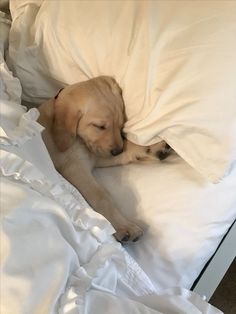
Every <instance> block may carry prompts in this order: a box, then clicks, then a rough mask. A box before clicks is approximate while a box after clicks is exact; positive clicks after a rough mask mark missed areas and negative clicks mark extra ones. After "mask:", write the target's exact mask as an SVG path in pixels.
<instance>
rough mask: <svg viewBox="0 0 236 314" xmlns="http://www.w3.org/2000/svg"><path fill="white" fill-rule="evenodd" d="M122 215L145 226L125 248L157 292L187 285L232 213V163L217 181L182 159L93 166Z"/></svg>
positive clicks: (235, 214)
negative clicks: (138, 236) (201, 174)
mask: <svg viewBox="0 0 236 314" xmlns="http://www.w3.org/2000/svg"><path fill="white" fill-rule="evenodd" d="M96 177H97V179H98V180H99V182H100V183H101V184H102V185H103V186H105V188H106V189H107V190H109V191H110V193H111V195H112V197H113V199H114V200H115V201H116V203H117V205H118V206H119V208H121V209H122V211H123V212H124V214H125V215H127V217H130V218H131V219H135V220H136V221H137V222H139V223H140V225H141V226H143V227H144V229H145V234H144V236H143V238H142V239H140V241H139V242H138V244H135V245H129V246H128V247H127V250H128V252H129V253H130V254H131V256H133V257H134V259H135V260H137V261H138V263H139V264H140V265H141V267H142V268H143V269H144V271H145V272H146V273H147V274H148V276H149V278H151V279H152V282H153V284H154V285H155V287H156V289H157V290H158V291H162V290H163V289H165V288H167V287H171V286H181V287H185V288H188V289H190V288H191V286H192V284H193V283H194V281H195V279H196V278H197V277H198V275H199V274H200V272H201V270H202V269H203V267H204V265H205V264H206V262H207V261H208V260H209V258H210V257H211V256H212V254H213V253H214V251H215V250H216V248H217V246H218V245H219V243H220V241H221V239H222V237H223V236H224V234H225V233H226V231H227V230H228V228H229V227H230V225H231V224H232V222H233V221H234V219H235V218H236V163H235V164H234V167H233V168H232V173H231V175H230V176H228V177H227V178H225V179H224V180H223V181H222V182H220V183H218V184H211V183H209V182H207V181H206V180H205V179H204V178H202V177H201V176H200V175H199V174H198V173H197V172H196V171H195V170H194V169H192V168H191V167H190V166H189V165H188V164H187V163H186V162H185V161H184V160H183V159H182V158H180V157H179V156H177V155H173V156H170V157H169V158H168V159H166V160H165V161H163V162H156V163H153V164H146V165H135V164H133V165H128V166H123V167H114V168H106V169H97V170H96Z"/></svg>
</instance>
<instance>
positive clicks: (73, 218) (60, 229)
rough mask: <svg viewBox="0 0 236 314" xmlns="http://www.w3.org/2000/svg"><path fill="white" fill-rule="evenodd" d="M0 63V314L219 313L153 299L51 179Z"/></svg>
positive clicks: (30, 117)
mask: <svg viewBox="0 0 236 314" xmlns="http://www.w3.org/2000/svg"><path fill="white" fill-rule="evenodd" d="M1 44H2V43H1ZM1 47H2V46H1ZM2 55H3V54H2V53H1V54H0V71H1V90H0V93H1V99H0V101H1V137H0V140H1V153H0V157H1V164H0V169H1V230H0V232H1V234H0V236H1V263H0V265H1V298H0V300H1V308H0V311H1V313H4V314H18V313H19V314H34V313H35V314H36V313H42V314H46V313H67V314H68V313H70V314H72V313H80V314H82V313H85V314H90V313H91V314H94V313H96V314H99V313H101V314H102V313H104V312H105V313H111V314H121V313H124V314H127V313H135V314H136V313H137V314H138V313H140V314H145V313H147V314H151V313H166V314H170V313H191V314H195V313H196V314H199V313H208V314H216V313H220V311H218V310H217V309H215V308H213V307H212V306H210V305H209V304H208V303H207V302H205V301H203V299H201V298H200V297H199V296H198V295H196V294H194V293H192V292H190V291H187V290H185V289H180V288H179V289H177V288H176V289H171V290H169V291H166V292H163V293H162V294H159V295H158V294H157V291H156V289H155V287H154V286H153V285H152V283H151V281H150V279H149V278H148V277H147V276H146V274H145V273H144V272H143V271H142V269H141V268H140V267H139V266H138V265H137V264H136V262H135V261H134V260H133V259H132V258H131V257H130V256H129V255H128V254H127V253H126V252H125V251H124V250H123V249H122V247H121V246H120V244H118V243H117V242H116V241H115V240H114V239H113V238H112V236H111V234H112V232H113V231H114V230H113V228H112V227H111V225H110V224H109V222H108V221H106V220H105V219H104V218H103V217H101V216H100V215H98V214H96V213H95V212H94V211H92V209H91V208H89V207H88V206H87V204H86V202H85V201H84V200H83V198H82V197H81V195H80V194H79V193H78V192H77V191H75V189H73V187H71V186H70V185H69V184H68V183H67V182H66V181H65V180H64V179H62V178H60V177H59V176H58V174H57V173H56V172H55V170H54V168H53V165H52V163H51V161H50V159H49V156H48V154H47V151H46V149H45V146H44V144H43V142H42V140H41V136H40V131H41V130H42V128H41V127H40V126H39V125H38V124H37V123H36V122H35V120H36V119H37V115H38V112H37V110H31V111H30V112H28V113H25V110H24V108H23V107H21V106H20V96H21V95H20V93H21V88H20V84H19V81H18V80H17V79H15V78H13V77H12V76H11V73H10V72H9V71H8V69H7V67H6V65H5V63H4V60H3V56H2ZM157 267H158V265H157Z"/></svg>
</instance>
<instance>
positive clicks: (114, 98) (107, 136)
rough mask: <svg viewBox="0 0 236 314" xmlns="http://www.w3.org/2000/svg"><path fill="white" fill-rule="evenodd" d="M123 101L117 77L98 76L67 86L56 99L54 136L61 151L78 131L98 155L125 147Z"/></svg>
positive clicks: (115, 152)
mask: <svg viewBox="0 0 236 314" xmlns="http://www.w3.org/2000/svg"><path fill="white" fill-rule="evenodd" d="M123 125H124V103H123V98H122V95H121V89H120V88H119V86H118V84H117V83H116V82H115V80H114V79H112V78H110V77H98V78H95V79H91V80H89V81H86V82H82V83H79V84H75V85H71V86H68V87H66V88H65V89H64V90H63V91H62V92H61V93H60V94H59V96H58V99H57V100H56V101H55V117H54V126H53V135H54V140H55V142H56V144H57V147H58V148H59V150H61V151H65V150H66V149H68V148H69V147H70V146H71V145H72V143H73V141H74V140H75V138H76V136H77V135H78V136H79V137H80V138H81V139H82V140H83V141H84V143H85V144H86V146H87V147H88V149H89V150H90V151H91V152H92V153H94V154H95V155H97V156H101V157H107V156H111V155H113V156H115V155H118V154H119V153H121V152H122V151H123V139H122V136H121V130H122V128H123Z"/></svg>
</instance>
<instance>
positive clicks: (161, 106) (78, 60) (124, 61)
mask: <svg viewBox="0 0 236 314" xmlns="http://www.w3.org/2000/svg"><path fill="white" fill-rule="evenodd" d="M11 11H12V14H13V24H12V29H11V33H10V50H9V63H10V65H11V68H12V69H13V70H14V72H15V74H16V75H17V76H18V77H19V78H20V81H21V83H22V86H23V97H24V99H25V100H27V101H31V102H37V103H40V102H42V101H43V100H45V99H46V98H48V97H51V96H53V95H54V94H55V93H56V91H57V89H58V88H60V87H61V86H63V85H66V84H71V83H74V82H77V81H82V80H86V79H88V78H91V77H94V76H98V75H102V74H106V75H112V76H114V77H115V78H116V80H117V81H118V82H119V84H120V85H121V87H122V89H123V95H124V100H125V104H126V113H127V117H128V121H127V123H126V127H125V132H126V133H127V137H128V138H129V139H130V140H131V141H133V142H135V143H138V144H142V145H149V144H152V143H155V142H158V141H160V139H165V140H166V141H167V142H168V143H169V144H170V145H171V146H172V147H173V148H174V149H175V151H176V152H177V153H178V154H179V155H180V156H182V157H183V158H184V159H185V160H186V161H187V162H188V163H189V164H190V165H191V166H193V167H194V168H195V169H196V170H198V171H199V172H200V173H202V174H203V175H204V176H205V177H206V178H208V179H209V180H210V181H212V182H217V181H219V180H220V179H221V178H223V177H224V176H225V175H226V174H227V173H228V172H229V171H230V167H231V165H232V163H233V162H234V160H235V159H236V88H235V77H236V40H235V34H236V2H235V1H212V0H209V1H63V0H61V1H49V0H48V1H46V0H45V1H43V0H41V1H37V2H35V1H31V0H22V1H12V2H11ZM19 32H20V35H19Z"/></svg>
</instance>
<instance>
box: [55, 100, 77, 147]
mask: <svg viewBox="0 0 236 314" xmlns="http://www.w3.org/2000/svg"><path fill="white" fill-rule="evenodd" d="M66 100H68V98H67V97H63V95H58V96H57V98H55V101H54V121H53V126H52V136H53V140H54V142H55V144H56V146H57V148H58V149H59V150H60V151H61V152H64V151H66V150H67V149H68V148H69V147H70V146H71V145H72V144H73V143H74V141H75V139H76V135H77V127H78V123H79V120H80V118H81V116H82V114H81V112H80V111H79V109H78V107H77V106H75V105H73V103H72V102H71V100H68V101H66Z"/></svg>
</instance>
